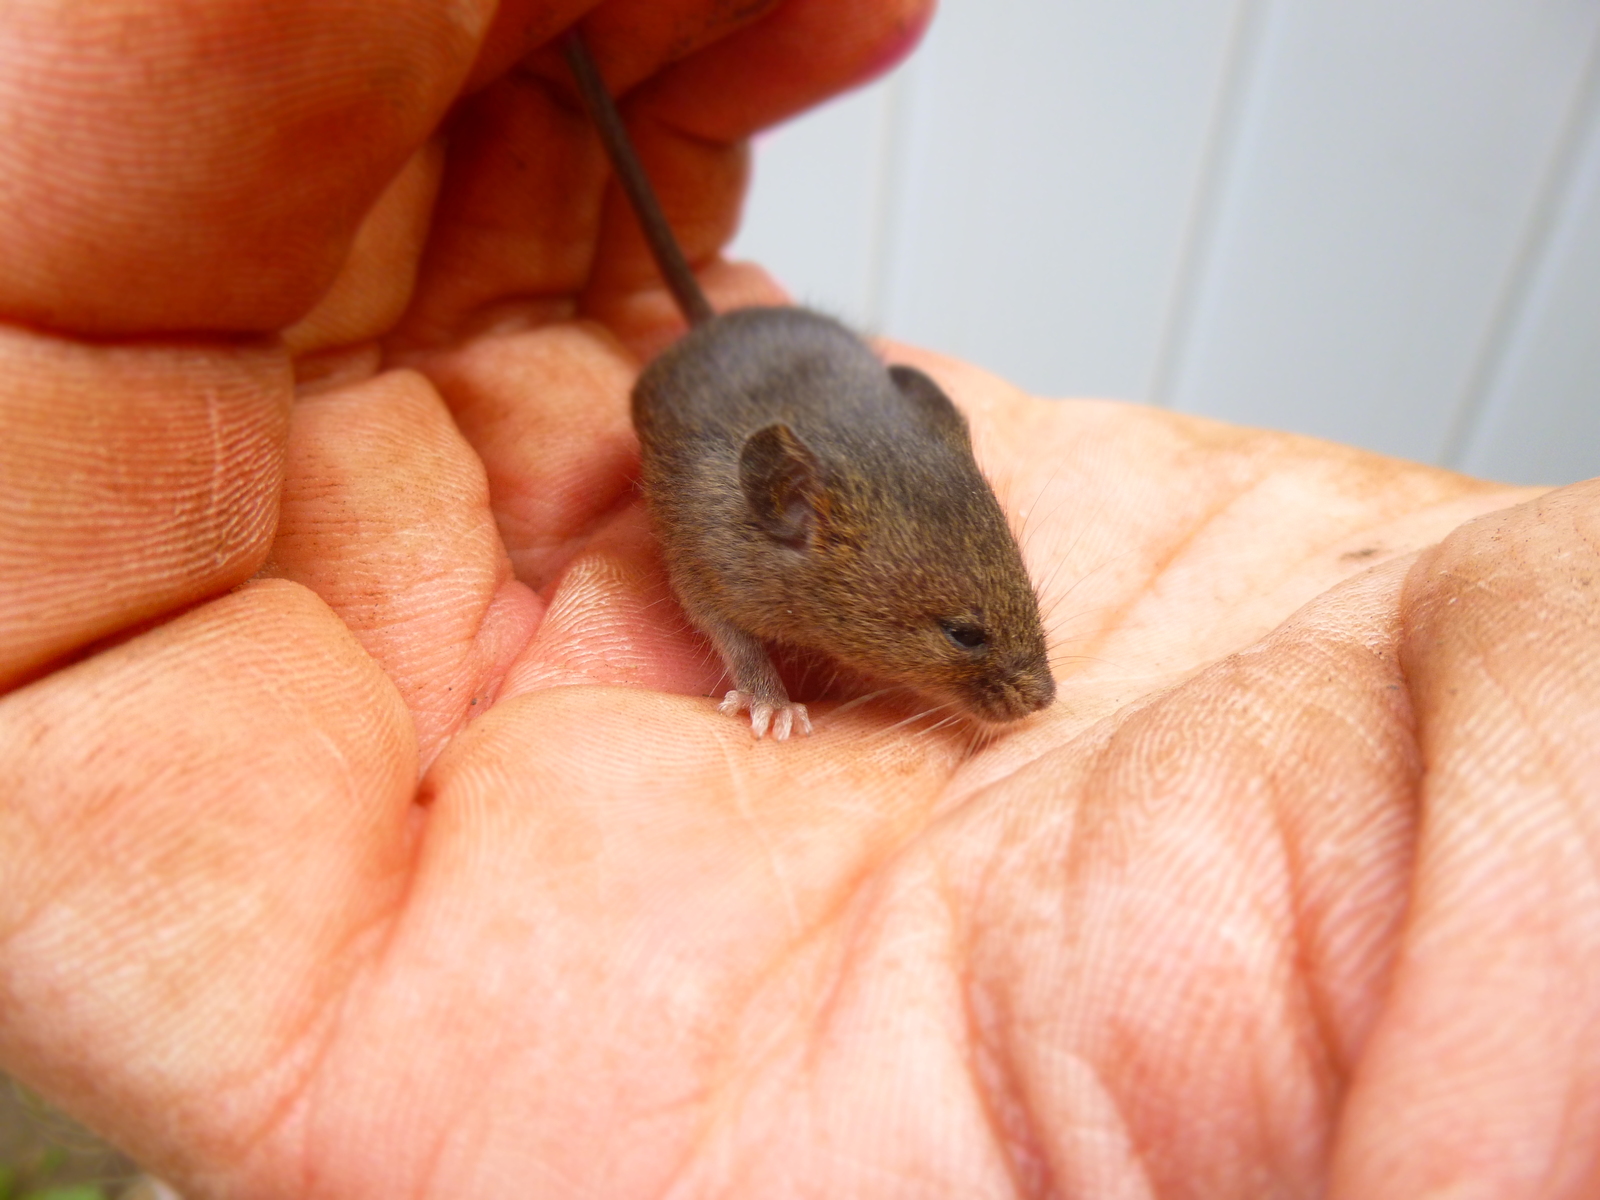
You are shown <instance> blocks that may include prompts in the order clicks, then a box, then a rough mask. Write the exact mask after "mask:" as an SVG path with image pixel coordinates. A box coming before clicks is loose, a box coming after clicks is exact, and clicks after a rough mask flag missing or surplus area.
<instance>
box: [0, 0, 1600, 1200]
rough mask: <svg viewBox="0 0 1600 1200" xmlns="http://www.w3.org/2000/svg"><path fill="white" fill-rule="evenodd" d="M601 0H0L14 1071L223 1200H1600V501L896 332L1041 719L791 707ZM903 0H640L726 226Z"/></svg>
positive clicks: (661, 152) (682, 181) (663, 83)
mask: <svg viewBox="0 0 1600 1200" xmlns="http://www.w3.org/2000/svg"><path fill="white" fill-rule="evenodd" d="M91 12H92V13H93V14H94V17H93V19H92V20H91V19H90V18H89V16H88V15H87V14H89V13H91ZM573 15H574V8H573V7H570V6H569V7H567V8H560V7H558V6H556V5H553V4H545V3H542V2H541V0H523V2H522V3H520V4H517V5H515V6H511V7H508V8H507V9H506V10H505V11H503V12H501V13H500V14H499V15H498V17H495V18H494V19H493V20H491V14H490V13H489V12H487V10H485V9H482V8H474V7H473V6H472V5H471V4H469V3H466V2H464V0H463V2H461V3H457V4H456V5H455V6H453V7H452V8H448V9H447V8H446V6H444V5H443V4H434V3H421V2H418V0H412V2H410V3H405V2H403V0H383V2H382V3H381V4H380V3H370V2H368V3H363V2H360V0H342V2H341V3H329V0H282V2H281V3H277V4H275V5H271V6H264V5H251V4H242V3H241V4H225V5H177V4H173V5H170V6H165V7H163V6H160V5H158V4H156V3H155V2H154V0H140V2H138V3H135V0H114V2H109V3H104V4H99V5H95V6H82V5H79V6H60V5H57V6H52V5H47V4H42V3H41V4H32V5H16V6H9V7H8V8H6V10H5V11H4V12H3V13H0V31H3V32H4V34H5V36H6V37H7V39H8V43H7V44H8V55H9V57H8V62H10V63H12V64H13V66H12V67H8V72H9V75H8V79H9V80H10V81H12V83H8V85H7V86H8V88H9V89H10V90H6V91H4V92H0V103H3V104H4V105H5V106H6V111H7V113H8V115H9V116H10V118H11V119H10V120H9V121H8V123H7V126H6V127H7V130H8V132H7V135H6V139H5V145H4V146H0V160H3V161H0V175H3V176H4V177H5V178H6V179H7V182H8V189H9V190H6V191H4V192H3V193H0V208H3V209H4V210H5V211H4V213H3V214H0V215H3V216H4V221H3V223H0V228H3V229H4V230H5V238H6V245H7V262H8V269H7V272H6V274H5V277H4V278H3V279H0V306H3V310H4V311H5V312H6V313H7V314H8V315H9V317H10V318H11V320H12V322H13V323H12V324H11V325H9V326H7V328H6V332H5V333H4V334H3V336H0V357H3V359H4V375H3V378H4V379H5V381H6V383H5V387H4V390H3V398H0V404H3V405H4V414H3V418H0V419H3V423H4V428H5V429H6V430H7V438H6V439H5V444H4V445H3V446H0V479H3V480H4V492H3V498H0V647H3V659H0V671H3V672H4V677H5V679H6V680H8V681H9V685H10V687H11V689H12V690H11V691H10V692H9V694H8V695H7V696H6V697H5V698H4V699H3V700H0V1065H3V1066H4V1067H5V1069H7V1070H9V1071H11V1072H13V1073H15V1074H16V1075H18V1076H20V1077H21V1078H22V1079H24V1080H26V1081H28V1082H29V1083H31V1084H33V1085H34V1086H36V1087H38V1088H39V1089H41V1090H42V1091H44V1092H45V1093H47V1094H48V1095H50V1096H52V1097H54V1098H56V1099H57V1100H58V1101H60V1102H61V1103H63V1104H65V1105H66V1106H67V1107H68V1108H70V1109H71V1110H73V1111H75V1112H77V1113H79V1114H80V1115H82V1116H83V1117H85V1118H86V1119H88V1120H89V1121H90V1122H92V1123H93V1124H95V1125H96V1126H98V1127H99V1128H101V1129H102V1130H104V1131H105V1132H106V1133H108V1134H109V1135H110V1136H112V1137H113V1138H114V1139H116V1140H117V1141H118V1142H120V1143H121V1144H122V1145H124V1146H125V1147H127V1148H128V1149H130V1150H131V1151H132V1152H134V1153H135V1154H136V1155H138V1156H140V1157H141V1158H142V1159H143V1160H144V1161H146V1162H148V1163H149V1164H150V1165H151V1166H152V1167H153V1168H154V1169H156V1170H157V1171H159V1172H161V1173H164V1174H165V1175H167V1176H168V1177H170V1178H171V1179H173V1180H174V1181H175V1182H177V1183H178V1184H180V1185H181V1186H183V1187H185V1188H187V1189H188V1190H189V1192H190V1194H191V1195H192V1196H195V1197H200V1196H237V1197H295V1198H315V1197H340V1198H342V1200H344V1198H359V1197H388V1196H394V1195H406V1196H413V1197H423V1196H451V1197H459V1196H490V1195H541V1196H590V1197H627V1198H630V1200H631V1198H636V1197H647V1196H667V1195H671V1196H674V1197H696V1196H802V1195H804V1196H830V1197H831V1196H851V1197H867V1196H873V1197H877V1196H884V1197H888V1196H894V1197H899V1196H913V1195H914V1196H972V1197H980V1196H995V1197H1000V1196H1011V1195H1026V1196H1047V1195H1053V1196H1063V1197H1065V1196H1094V1197H1145V1196H1157V1197H1169V1196H1170V1197H1201V1196H1205V1197H1230V1198H1231V1197H1250V1196H1317V1195H1324V1194H1327V1195H1332V1196H1335V1197H1360V1198H1362V1200H1381V1198H1386V1197H1395V1198H1405V1200H1415V1198H1416V1197H1420V1196H1427V1195H1441V1194H1448V1195H1450V1196H1452V1197H1467V1196H1472V1197H1478V1196H1495V1197H1524V1196H1526V1197H1541V1198H1552V1197H1578V1196H1589V1195H1594V1194H1596V1192H1597V1191H1600V1164H1597V1161H1596V1146H1597V1139H1596V1130H1597V1129H1600V1027H1597V1026H1600V952H1597V951H1600V945H1597V943H1600V878H1597V868H1596V864H1597V862H1600V840H1597V839H1600V827H1597V826H1600V786H1597V783H1600V628H1597V626H1600V618H1597V615H1596V606H1595V594H1596V592H1597V591H1600V547H1597V537H1600V489H1597V488H1596V487H1594V486H1590V485H1581V486H1576V487H1570V488H1565V489H1562V490H1560V491H1555V492H1551V493H1548V494H1545V495H1536V494H1534V493H1531V492H1527V491H1516V490H1509V489H1505V488H1501V487H1497V486H1491V485H1486V484H1483V483H1478V482H1474V481H1472V480H1468V479H1465V478H1462V477H1459V476H1455V475H1451V474H1447V473H1443V472H1439V471H1435V470H1431V469H1428V468H1424V467H1420V466H1415V465H1411V464H1407V463H1401V462H1395V461H1391V460H1387V459H1382V458H1378V457H1375V456H1372V455H1367V454H1363V453H1358V452H1355V451H1351V450H1346V449H1342V448H1339V447H1335V446H1330V445H1325V444H1321V443H1316V442H1310V441H1304V440H1297V439H1294V438H1289V437H1284V436H1279V435H1273V434H1264V433H1256V432H1250V431H1243V430H1236V429H1231V428H1225V427H1221V426H1217V425H1213V424H1208V423H1204V422H1199V421H1193V420H1188V419H1184V418H1180V417H1177V416H1172V415H1168V414H1163V413H1159V412H1151V411H1146V410H1143V409H1139V408H1135V407H1126V406H1120V405H1115V404H1101V403H1091V402H1068V403H1049V402H1044V401H1040V400H1036V399H1032V398H1029V397H1027V396H1024V395H1021V394H1019V393H1018V392H1016V391H1015V390H1013V389H1012V388H1009V387H1007V386H1006V385H1005V384H1003V383H1001V382H1000V381H998V380H996V379H994V378H992V377H990V376H988V375H985V374H983V373H981V372H979V371H977V370H975V369H972V368H970V367H966V366H963V365H961V364H959V363H954V362H950V361H947V360H943V359H939V358H935V357H933V356H930V355H926V354H918V353H913V352H909V351H908V352H906V357H907V358H908V359H909V360H910V361H914V362H916V363H917V364H918V365H921V366H922V367H923V368H924V369H926V370H928V371H929V372H930V373H932V374H934V375H935V376H936V377H937V378H938V379H939V380H940V382H941V383H943V384H944V385H945V386H946V387H947V388H948V389H949V390H950V392H951V393H952V394H953V396H954V397H955V399H956V400H957V403H958V404H960V405H961V406H962V407H963V408H964V409H965V411H966V412H967V413H968V415H969V416H970V419H971V422H972V426H973V431H974V438H975V442H976V445H977V448H978V453H979V457H980V460H981V461H982V462H983V463H984V464H985V466H986V468H987V470H988V471H989V472H990V474H991V476H992V478H993V479H994V481H995V483H996V485H997V489H998V492H999V494H1000V496H1001V498H1002V500H1003V501H1004V502H1005V503H1007V505H1008V507H1009V508H1010V510H1011V511H1012V512H1013V514H1014V515H1016V516H1017V517H1018V519H1019V520H1020V521H1021V522H1022V524H1023V525H1024V529H1025V532H1024V544H1025V550H1026V553H1027V555H1028V557H1029V560H1030V564H1031V566H1032V568H1033V569H1034V571H1035V572H1036V573H1037V575H1038V577H1039V579H1040V580H1041V582H1042V586H1043V593H1044V598H1045V608H1046V612H1047V622H1048V624H1049V626H1050V629H1051V633H1052V641H1053V645H1054V647H1055V655H1056V658H1055V665H1056V668H1057V673H1058V676H1059V678H1060V680H1061V684H1062V686H1061V696H1060V700H1059V701H1058V703H1057V704H1056V705H1055V706H1054V707H1053V708H1052V709H1050V710H1049V711H1048V712H1046V713H1043V714H1039V715H1038V716H1036V717H1034V718H1031V719H1030V720H1029V721H1028V722H1027V723H1026V724H1025V725H1024V726H1022V727H1019V728H1018V729H1017V730H1016V731H1015V732H1014V733H1012V734H1010V735H1008V736H1006V737H1004V738H1002V739H1000V740H998V741H996V742H994V743H993V744H991V745H989V746H988V747H987V748H984V749H982V750H976V751H975V750H973V749H972V747H971V745H970V743H969V741H968V739H967V738H966V737H965V736H964V735H963V734H961V733H960V732H959V731H957V730H955V729H954V728H948V727H947V728H942V729H932V728H931V726H932V724H933V721H932V719H931V718H930V719H924V720H922V721H920V722H918V721H912V722H911V723H909V724H905V725H899V726H898V727H897V726H896V722H898V721H900V720H901V719H902V718H903V717H904V716H905V715H906V714H904V712H903V711H901V710H899V709H897V708H895V707H893V706H892V705H890V704H887V703H886V702H882V701H880V702H873V703H869V704H862V705H857V706H855V707H852V708H849V709H847V710H843V711H840V710H839V706H838V705H833V704H827V703H824V704H819V705H817V706H816V708H815V709H814V714H815V717H816V724H817V734H816V736H814V737H811V738H808V739H801V740H798V741H791V742H789V743H786V744H783V745H777V744H773V743H770V742H765V743H755V742H753V741H752V740H751V738H750V734H749V731H748V729H747V728H744V727H743V726H742V725H741V724H740V723H739V722H736V721H733V720H730V719H728V718H726V717H723V716H719V715H718V714H717V713H716V711H715V701H714V700H712V699H710V698H709V696H708V693H709V692H710V691H711V690H712V688H713V686H714V685H715V683H716V679H715V677H714V674H713V669H712V668H711V667H710V666H709V665H708V663H707V660H706V656H705V648H704V646H703V645H701V644H699V643H698V642H696V641H695V640H694V639H693V638H692V636H691V635H689V634H688V633H687V632H686V631H685V630H684V628H683V626H682V623H681V620H680V619H679V618H678V617H677V616H676V615H675V612H674V610H673V607H672V605H671V604H670V603H669V602H666V601H664V600H663V585H662V579H661V573H660V568H659V565H658V562H657V560H656V558H655V557H654V555H653V553H652V549H651V545H650V542H649V539H648V537H647V535H646V533H645V531H644V526H643V522H642V519H641V515H640V512H639V508H638V504H637V502H636V500H635V498H634V496H633V493H632V491H631V483H630V480H631V472H632V471H633V470H634V467H635V451H634V444H633V440H632V434H631V432H630V430H629V428H628V425H627V422H626V417H625V413H626V405H627V389H628V387H629V384H630V381H631V379H632V377H633V375H634V373H635V371H636V369H637V363H638V358H637V357H636V355H638V354H641V353H644V352H645V351H647V350H649V349H650V348H652V347H653V346H657V345H659V344H661V341H662V340H663V339H664V338H665V337H667V336H670V333H671V331H672V318H671V315H670V309H669V307H668V301H667V300H666V298H665V296H664V295H662V294H661V293H660V292H659V291H658V290H657V289H656V288H655V286H654V284H653V281H652V276H651V272H650V269H649V266H648V264H647V262H646V261H645V259H644V258H643V256H642V255H641V253H640V251H639V247H638V244H637V242H636V240H635V238H634V235H633V233H632V231H631V229H630V228H629V227H628V226H627V225H626V223H625V222H624V221H623V219H622V217H621V215H620V209H619V207H618V205H617V201H616V198H615V197H607V198H606V200H605V206H604V208H603V209H602V207H601V197H602V194H603V189H604V169H603V167H602V165H601V164H600V161H599V157H598V150H597V149H596V148H594V147H593V146H592V144H591V143H590V142H589V141H588V140H587V139H586V136H585V134H584V132H583V131H582V127H581V124H580V123H579V122H578V121H577V119H576V118H575V117H574V116H573V115H572V114H571V113H570V112H568V111H567V110H566V109H565V108H563V107H561V106H560V105H559V104H557V103H555V102H554V101H553V100H552V99H551V97H552V94H553V93H552V92H551V91H550V90H549V89H548V88H547V87H546V85H545V84H543V83H541V82H540V80H541V79H542V78H555V77H556V70H555V68H554V66H553V63H554V59H553V57H552V56H551V55H550V54H549V52H548V48H546V49H545V50H543V51H540V52H538V53H536V54H535V55H534V57H533V58H532V59H531V60H529V61H528V62H526V63H525V64H524V65H523V66H522V67H519V68H517V69H516V70H513V69H512V67H511V64H513V63H515V62H518V61H519V60H522V59H523V58H524V56H525V55H526V54H527V53H528V52H529V50H530V48H533V47H537V46H538V45H539V44H541V43H544V42H546V41H547V40H548V39H549V37H550V36H552V35H553V33H554V32H555V31H556V30H557V29H559V28H560V27H561V26H563V25H564V24H565V23H567V22H568V21H569V20H570V19H571V18H572V16H573ZM920 17H921V13H920V9H919V6H918V4H917V3H916V0H880V2H878V3H874V4H871V5H868V4H864V3H862V0H791V2H790V3H788V4H787V5H785V6H784V7H782V8H781V9H776V10H773V11H772V12H771V13H770V14H768V15H767V16H765V17H762V18H760V19H758V18H757V16H756V15H755V14H752V13H751V12H749V11H748V10H747V9H746V10H744V11H742V12H741V11H735V9H734V8H733V6H727V5H718V4H714V3H711V2H710V0H672V2H670V3H663V2H661V0H651V2H650V3H648V4H646V3H645V2H644V0H636V2H634V3H632V4H624V3H621V2H620V0H618V2H617V3H613V4H609V5H607V6H605V7H604V8H602V9H601V10H599V11H598V12H597V13H596V14H595V15H594V17H593V19H592V23H591V25H590V29H591V32H592V41H593V44H594V45H595V47H596V50H597V53H598V55H599V57H600V58H601V60H602V62H603V63H604V64H605V66H606V69H607V72H608V74H609V75H610V76H611V77H612V81H613V83H616V84H619V85H620V86H622V87H623V88H630V87H632V86H633V84H634V83H635V82H637V81H640V80H644V81H646V82H645V83H644V84H643V86H642V88H641V89H640V90H638V91H635V92H634V93H633V94H632V96H631V98H630V100H629V105H630V106H631V109H632V112H633V114H634V117H635V119H636V122H637V129H638V133H639V136H640V140H641V142H642V143H643V150H644V154H645V157H646V158H647V160H648V162H649V165H650V167H651V169H652V170H653V171H655V173H656V174H657V176H658V178H659V179H660V180H661V182H662V185H663V191H664V192H665V194H666V197H667V201H668V204H669V207H670V208H671V210H672V211H673V213H674V214H675V216H676V218H677V219H678V221H679V224H680V226H681V227H682V228H683V229H684V230H685V233H686V241H687V242H688V245H689V252H690V255H691V257H692V258H695V259H696V260H697V261H700V262H702V263H705V262H708V260H709V259H710V258H711V256H712V255H713V254H714V248H715V247H716V246H717V245H719V244H720V243H721V242H722V241H724V240H725V238H726V236H727V235H728V232H729V230H730V228H731V227H732V225H733V222H734V216H735V211H736V206H737V197H738V193H739V190H740V186H741V176H742V170H743V166H742V164H743V159H742V156H741V151H740V149H739V140H740V139H741V138H743V137H744V136H745V135H747V134H748V133H750V132H751V131H752V130H753V129H754V128H755V127H757V126H759V125H763V124H767V123H770V122H771V121H773V120H776V119H778V118H779V117H781V116H783V115H784V114H786V113H788V112H791V111H793V110H795V109H797V108H799V107H801V106H803V105H804V104H807V103H810V102H812V101H814V100H815V99H817V98H818V97H820V96H822V95H823V94H825V93H828V92H830V91H833V90H836V89H838V88H840V87H842V86H845V85H846V84H848V83H850V82H851V81H854V80H856V79H859V78H861V77H862V76H864V75H865V74H868V73H870V72H871V71H872V70H874V69H876V68H877V67H880V66H882V65H883V64H885V63H886V62H887V61H888V60H890V59H892V58H893V57H894V56H895V55H896V54H897V53H899V52H901V51H903V50H904V49H905V48H906V46H907V45H908V43H909V40H910V39H911V38H912V37H913V36H914V33H915V29H916V27H917V24H918V22H919V20H920ZM741 21H742V22H743V24H739V22H741ZM199 26H204V28H200V27H199ZM669 60H674V61H669ZM86 62H87V63H90V64H92V69H90V68H86V67H84V66H83V64H84V63H86ZM18 63H21V64H22V65H20V66H18V65H16V64H18ZM17 81H20V82H17ZM13 83H14V84H15V86H14V87H13V86H12V84H13ZM464 89H465V90H467V91H469V92H470V98H469V99H467V100H466V101H464V102H463V103H461V104H459V105H457V106H456V107H453V108H452V104H453V103H454V102H455V97H456V96H457V94H458V93H461V92H462V91H463V90H464ZM196 113H203V114H205V119H204V120H197V119H195V116H194V114H196ZM24 118H26V119H24ZM436 130H439V131H440V132H435V131H436ZM175 131H176V132H175ZM707 278H708V280H709V282H710V285H711V288H712V292H713V295H714V298H715V299H716V301H717V302H718V303H720V304H722V305H728V304H731V303H736V302H740V301H747V300H771V299H773V298H774V295H775V293H774V290H773V288H772V286H771V285H770V284H769V283H767V282H766V281H765V279H764V278H763V277H762V276H760V274H759V273H758V272H755V271H753V270H749V269H740V268H734V267H729V266H726V265H718V264H712V265H710V266H709V269H708V271H707ZM280 329H283V330H286V332H285V333H284V334H283V336H282V337H281V338H280V337H279V336H277V334H278V331H279V330H280ZM297 377H298V379H299V380H300V381H301V389H300V394H299V395H298V397H296V396H295V394H294V392H295V380H296V378H297ZM280 481H281V487H280Z"/></svg>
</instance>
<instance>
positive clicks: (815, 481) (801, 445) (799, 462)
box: [739, 424, 824, 549]
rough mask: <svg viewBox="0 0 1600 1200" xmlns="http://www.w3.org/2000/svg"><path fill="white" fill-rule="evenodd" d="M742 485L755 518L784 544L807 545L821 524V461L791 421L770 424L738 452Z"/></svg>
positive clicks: (752, 436) (800, 546)
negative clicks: (791, 426)
mask: <svg viewBox="0 0 1600 1200" xmlns="http://www.w3.org/2000/svg"><path fill="white" fill-rule="evenodd" d="M739 486H740V487H741V488H743V489H744V498H745V500H746V501H747V502H748V503H749V505H750V511H751V512H752V513H753V514H754V515H755V518H756V521H757V522H758V523H759V524H760V525H761V527H762V528H763V529H764V530H766V531H767V533H768V534H769V535H771V536H772V537H773V538H775V539H776V540H777V541H780V542H783V543H784V544H785V545H789V546H794V547H796V548H797V549H798V548H802V547H804V546H805V545H806V544H807V543H808V542H810V540H811V538H812V537H813V536H814V535H815V534H816V533H818V532H819V531H820V530H819V527H820V525H821V524H822V516H823V494H824V480H823V478H822V464H821V463H820V462H818V461H817V456H816V455H815V454H813V453H812V452H811V447H810V446H808V445H806V444H805V442H803V441H801V440H800V437H799V435H797V434H796V433H795V431H794V430H792V429H790V428H789V427H788V426H787V425H782V424H778V425H767V426H765V427H763V428H761V429H758V430H756V431H755V432H754V433H752V434H751V435H750V436H749V437H747V438H746V439H745V442H744V449H742V450H741V451H740V452H739Z"/></svg>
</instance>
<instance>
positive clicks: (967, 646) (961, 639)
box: [939, 621, 989, 652]
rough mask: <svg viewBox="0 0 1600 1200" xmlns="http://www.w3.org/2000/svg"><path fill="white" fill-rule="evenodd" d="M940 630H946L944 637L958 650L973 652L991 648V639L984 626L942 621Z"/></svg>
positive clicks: (966, 622) (965, 622) (964, 622)
mask: <svg viewBox="0 0 1600 1200" xmlns="http://www.w3.org/2000/svg"><path fill="white" fill-rule="evenodd" d="M939 628H940V629H942V630H944V636H945V637H947V638H949V639H950V644H951V645H952V646H954V647H955V648H956V649H958V650H966V651H968V652H971V651H974V650H986V649H988V647H989V637H988V635H987V634H986V633H984V631H983V626H982V625H974V624H972V623H971V622H970V621H940V622H939Z"/></svg>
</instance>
